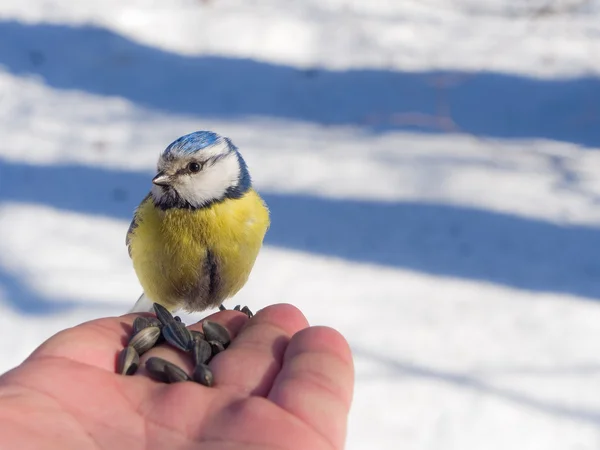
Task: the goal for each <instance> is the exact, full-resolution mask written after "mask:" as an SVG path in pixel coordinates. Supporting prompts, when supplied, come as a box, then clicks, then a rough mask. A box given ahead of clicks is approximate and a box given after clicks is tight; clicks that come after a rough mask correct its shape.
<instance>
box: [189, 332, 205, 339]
mask: <svg viewBox="0 0 600 450" xmlns="http://www.w3.org/2000/svg"><path fill="white" fill-rule="evenodd" d="M190 331H191V332H192V337H193V338H194V341H205V340H206V337H205V336H204V333H203V332H202V331H196V330H190Z"/></svg>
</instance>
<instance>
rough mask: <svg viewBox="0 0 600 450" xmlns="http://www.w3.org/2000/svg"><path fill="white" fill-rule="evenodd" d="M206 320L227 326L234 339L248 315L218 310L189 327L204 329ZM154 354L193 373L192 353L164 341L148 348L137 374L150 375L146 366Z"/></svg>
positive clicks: (189, 373)
mask: <svg viewBox="0 0 600 450" xmlns="http://www.w3.org/2000/svg"><path fill="white" fill-rule="evenodd" d="M205 320H210V321H211V322H216V323H218V324H220V325H223V326H224V327H225V328H227V331H229V334H230V336H231V339H232V340H233V339H234V338H235V337H236V336H237V334H238V332H239V330H240V329H241V328H242V327H243V326H244V325H245V324H246V322H247V321H248V316H247V315H245V314H243V313H241V312H239V311H233V310H230V309H229V310H225V311H219V312H216V313H214V314H212V315H210V316H208V317H206V318H204V319H202V320H201V321H200V322H198V323H195V324H193V325H190V326H189V327H188V328H189V329H190V330H197V331H202V322H204V321H205ZM154 356H156V357H159V358H162V359H166V360H167V361H169V362H171V363H173V364H175V365H176V366H179V367H180V368H182V369H183V370H184V371H185V372H186V373H187V374H188V375H191V374H192V372H193V370H194V362H193V358H192V354H191V353H185V352H182V351H180V350H178V349H176V348H174V347H172V346H171V345H169V344H167V343H163V344H160V345H157V346H156V347H154V348H152V349H150V350H148V351H147V352H146V353H144V354H143V355H142V357H141V358H140V368H139V369H138V371H137V372H136V373H135V375H136V376H149V374H148V372H147V370H146V368H145V364H146V361H147V360H148V358H151V357H154Z"/></svg>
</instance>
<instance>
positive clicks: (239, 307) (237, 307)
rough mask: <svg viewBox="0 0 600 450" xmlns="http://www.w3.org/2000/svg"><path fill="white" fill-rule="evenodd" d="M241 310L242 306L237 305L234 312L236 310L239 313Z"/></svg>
mask: <svg viewBox="0 0 600 450" xmlns="http://www.w3.org/2000/svg"><path fill="white" fill-rule="evenodd" d="M241 308H242V307H241V305H235V306H234V307H233V310H234V311H239V310H240V309H241Z"/></svg>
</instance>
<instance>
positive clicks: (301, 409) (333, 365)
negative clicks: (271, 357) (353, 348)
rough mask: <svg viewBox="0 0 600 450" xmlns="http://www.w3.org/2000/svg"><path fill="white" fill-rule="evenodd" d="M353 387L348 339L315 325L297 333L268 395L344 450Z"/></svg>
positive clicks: (335, 446) (329, 329)
mask: <svg viewBox="0 0 600 450" xmlns="http://www.w3.org/2000/svg"><path fill="white" fill-rule="evenodd" d="M353 388H354V367H353V362H352V354H351V352H350V348H349V346H348V343H347V342H346V340H345V339H344V338H343V336H342V335H341V334H339V333H338V332H337V331H335V330H333V329H331V328H327V327H311V328H307V329H305V330H302V331H300V332H298V333H297V334H296V335H294V336H293V338H292V340H291V341H290V343H289V345H288V347H287V350H286V352H285V356H284V360H283V367H282V369H281V372H280V373H279V375H278V376H277V378H276V379H275V382H274V384H273V388H272V389H271V391H270V392H269V396H268V398H269V399H270V400H271V401H273V402H274V403H276V404H277V405H279V406H280V407H282V408H283V409H285V410H286V411H288V412H289V413H291V414H293V415H295V416H296V417H298V418H299V419H301V420H302V421H304V422H305V423H307V424H308V425H309V426H312V427H313V429H314V430H316V431H317V432H319V433H320V434H321V435H322V436H323V437H324V438H326V439H328V441H329V442H331V443H332V445H333V447H334V448H340V449H341V448H343V447H344V441H345V437H346V425H347V420H348V413H349V411H350V404H351V402H352V392H353Z"/></svg>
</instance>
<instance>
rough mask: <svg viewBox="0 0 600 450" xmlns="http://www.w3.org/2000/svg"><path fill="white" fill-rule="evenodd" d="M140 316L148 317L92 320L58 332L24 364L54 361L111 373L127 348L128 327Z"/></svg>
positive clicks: (132, 315)
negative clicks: (76, 363)
mask: <svg viewBox="0 0 600 450" xmlns="http://www.w3.org/2000/svg"><path fill="white" fill-rule="evenodd" d="M140 315H146V316H149V315H151V314H126V315H124V316H120V317H106V318H102V319H95V320H91V321H89V322H85V323H82V324H80V325H77V326H74V327H72V328H68V329H66V330H63V331H60V332H58V333H57V334H55V335H54V336H52V337H50V338H49V339H48V340H46V341H45V342H44V343H43V344H41V345H40V346H39V347H38V348H37V349H36V350H34V351H33V353H32V354H31V355H30V356H29V357H28V358H27V360H26V361H25V362H24V363H28V362H30V361H34V360H36V359H37V358H40V357H55V358H65V359H69V360H72V361H75V362H79V363H83V364H86V365H90V366H94V367H99V368H102V369H105V370H111V371H114V370H115V360H116V355H117V354H118V353H119V352H120V351H121V350H122V349H123V347H124V346H125V345H127V342H128V340H129V337H130V336H131V332H132V323H133V321H134V320H135V318H136V317H138V316H140Z"/></svg>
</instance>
